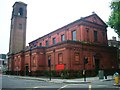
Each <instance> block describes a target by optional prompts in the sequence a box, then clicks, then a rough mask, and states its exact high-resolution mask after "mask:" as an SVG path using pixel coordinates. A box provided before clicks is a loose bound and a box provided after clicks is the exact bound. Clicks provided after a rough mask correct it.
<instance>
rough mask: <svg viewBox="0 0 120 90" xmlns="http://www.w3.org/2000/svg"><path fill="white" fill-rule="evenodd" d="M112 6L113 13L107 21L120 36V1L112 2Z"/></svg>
mask: <svg viewBox="0 0 120 90" xmlns="http://www.w3.org/2000/svg"><path fill="white" fill-rule="evenodd" d="M110 8H111V15H110V17H109V21H108V22H107V23H108V25H109V26H110V27H111V28H113V29H114V30H115V32H116V33H117V34H118V36H120V1H118V2H111V5H110Z"/></svg>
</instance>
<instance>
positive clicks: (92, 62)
mask: <svg viewBox="0 0 120 90" xmlns="http://www.w3.org/2000/svg"><path fill="white" fill-rule="evenodd" d="M16 8H17V7H16ZM18 22H19V21H18ZM8 59H9V60H10V61H11V62H9V71H10V72H13V74H15V72H17V74H23V75H29V74H31V75H36V74H40V73H38V72H41V71H49V69H51V70H52V71H58V72H59V71H64V70H67V71H72V72H74V71H79V72H80V75H82V71H83V70H87V72H88V74H94V73H96V74H97V73H98V71H99V70H104V71H105V72H108V73H109V72H110V71H111V72H112V71H114V70H117V69H118V59H117V49H116V48H115V47H109V46H108V39H107V25H106V24H105V23H104V22H103V20H102V19H101V18H100V17H99V16H98V15H97V14H96V13H93V14H92V15H89V16H87V17H83V18H80V19H78V20H76V21H74V22H72V23H69V24H68V25H66V26H63V27H61V28H59V29H57V30H55V31H53V32H50V33H48V34H47V35H44V36H43V37H40V38H37V39H36V40H34V41H31V42H30V43H29V47H27V48H26V49H21V50H20V51H19V52H16V53H12V54H9V58H8ZM85 60H87V62H85ZM11 65H12V67H11Z"/></svg>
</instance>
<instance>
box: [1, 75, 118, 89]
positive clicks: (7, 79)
mask: <svg viewBox="0 0 120 90" xmlns="http://www.w3.org/2000/svg"><path fill="white" fill-rule="evenodd" d="M113 83H114V81H113V80H110V81H93V82H92V83H86V84H74V83H72V84H68V83H54V82H48V81H37V80H26V79H20V78H16V77H13V76H3V77H2V88H3V89H2V90H36V89H38V90H39V89H40V90H48V89H50V90H73V89H75V90H80V88H82V90H96V88H102V90H108V88H110V90H120V87H118V86H114V85H113Z"/></svg>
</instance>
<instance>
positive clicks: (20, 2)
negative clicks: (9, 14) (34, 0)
mask: <svg viewBox="0 0 120 90" xmlns="http://www.w3.org/2000/svg"><path fill="white" fill-rule="evenodd" d="M17 3H19V4H23V5H26V6H27V4H26V3H24V2H22V1H17V2H15V3H14V5H15V4H17ZM14 5H13V7H14Z"/></svg>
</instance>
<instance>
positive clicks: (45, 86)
mask: <svg viewBox="0 0 120 90" xmlns="http://www.w3.org/2000/svg"><path fill="white" fill-rule="evenodd" d="M45 87H46V86H36V87H33V88H45Z"/></svg>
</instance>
